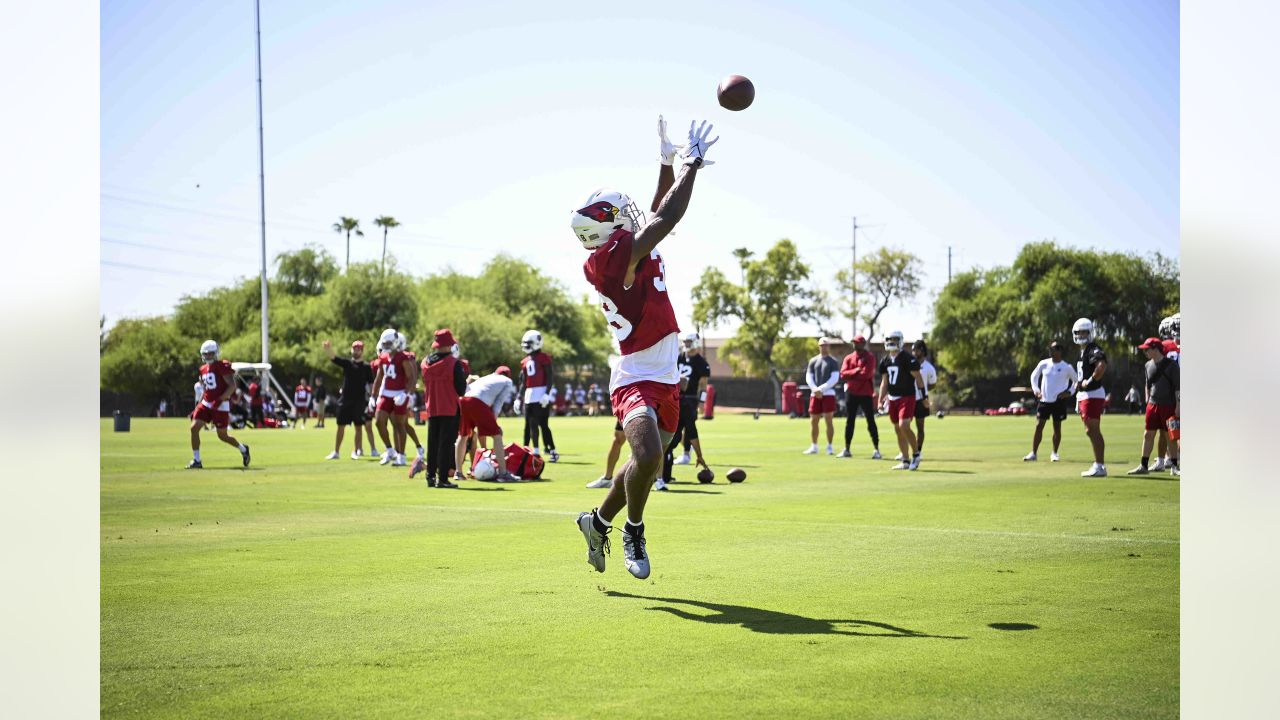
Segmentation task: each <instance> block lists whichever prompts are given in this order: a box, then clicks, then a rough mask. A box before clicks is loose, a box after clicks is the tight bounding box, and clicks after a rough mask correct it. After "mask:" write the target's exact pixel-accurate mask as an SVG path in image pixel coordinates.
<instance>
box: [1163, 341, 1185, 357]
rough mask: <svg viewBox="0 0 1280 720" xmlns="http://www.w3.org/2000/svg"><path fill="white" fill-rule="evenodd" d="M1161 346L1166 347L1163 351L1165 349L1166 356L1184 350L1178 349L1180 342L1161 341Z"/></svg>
mask: <svg viewBox="0 0 1280 720" xmlns="http://www.w3.org/2000/svg"><path fill="white" fill-rule="evenodd" d="M1160 344H1161V345H1163V346H1164V348H1163V349H1164V354H1165V355H1168V354H1169V353H1176V352H1178V351H1179V350H1181V349H1182V348H1180V347H1178V341H1177V340H1163V341H1161V343H1160Z"/></svg>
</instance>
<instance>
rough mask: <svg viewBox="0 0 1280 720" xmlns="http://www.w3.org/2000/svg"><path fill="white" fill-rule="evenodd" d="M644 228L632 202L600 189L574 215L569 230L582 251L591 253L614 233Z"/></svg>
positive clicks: (642, 220) (615, 193) (610, 191)
mask: <svg viewBox="0 0 1280 720" xmlns="http://www.w3.org/2000/svg"><path fill="white" fill-rule="evenodd" d="M643 225H644V215H642V214H641V213H640V210H639V208H637V207H636V204H635V203H634V202H632V200H631V198H630V197H628V196H627V195H626V194H624V193H620V192H618V191H617V190H610V189H609V188H600V189H599V190H597V191H595V192H593V193H591V196H590V197H588V198H587V201H586V202H585V203H583V204H582V207H580V208H578V209H577V210H574V211H573V217H572V219H571V220H570V221H569V226H570V227H572V228H573V234H574V235H577V236H578V241H579V242H581V243H582V247H584V248H586V249H588V250H593V249H595V248H598V247H600V246H601V245H603V244H605V243H606V242H608V241H609V236H610V235H612V234H613V233H614V231H615V230H618V229H622V230H626V231H627V232H632V233H634V232H636V231H637V230H639V229H640V228H641V227H642V226H643Z"/></svg>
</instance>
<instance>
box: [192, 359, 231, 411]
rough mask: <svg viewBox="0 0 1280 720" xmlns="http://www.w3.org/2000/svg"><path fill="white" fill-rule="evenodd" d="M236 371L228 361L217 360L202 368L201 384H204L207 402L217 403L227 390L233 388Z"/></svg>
mask: <svg viewBox="0 0 1280 720" xmlns="http://www.w3.org/2000/svg"><path fill="white" fill-rule="evenodd" d="M233 375H235V371H234V370H232V369H231V363H229V362H227V361H226V360H216V361H214V362H211V363H205V364H204V365H201V366H200V382H202V383H204V397H203V398H202V399H203V400H204V401H205V402H210V403H217V402H218V401H219V400H220V399H221V398H222V395H223V394H224V393H226V392H227V388H229V387H231V384H232V382H231V377H232V376H233Z"/></svg>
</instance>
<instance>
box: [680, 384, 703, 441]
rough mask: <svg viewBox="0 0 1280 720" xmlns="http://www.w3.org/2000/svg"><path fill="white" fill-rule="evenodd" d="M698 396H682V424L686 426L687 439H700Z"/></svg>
mask: <svg viewBox="0 0 1280 720" xmlns="http://www.w3.org/2000/svg"><path fill="white" fill-rule="evenodd" d="M698 405H699V403H698V396H697V395H681V396H680V424H681V425H683V426H684V437H685V439H686V440H697V439H698Z"/></svg>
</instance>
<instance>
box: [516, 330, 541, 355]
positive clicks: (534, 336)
mask: <svg viewBox="0 0 1280 720" xmlns="http://www.w3.org/2000/svg"><path fill="white" fill-rule="evenodd" d="M520 347H521V349H523V350H524V351H525V352H527V353H531V352H537V351H539V350H541V349H542V333H540V332H538V331H537V330H530V331H528V332H526V333H525V334H524V337H522V338H520Z"/></svg>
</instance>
